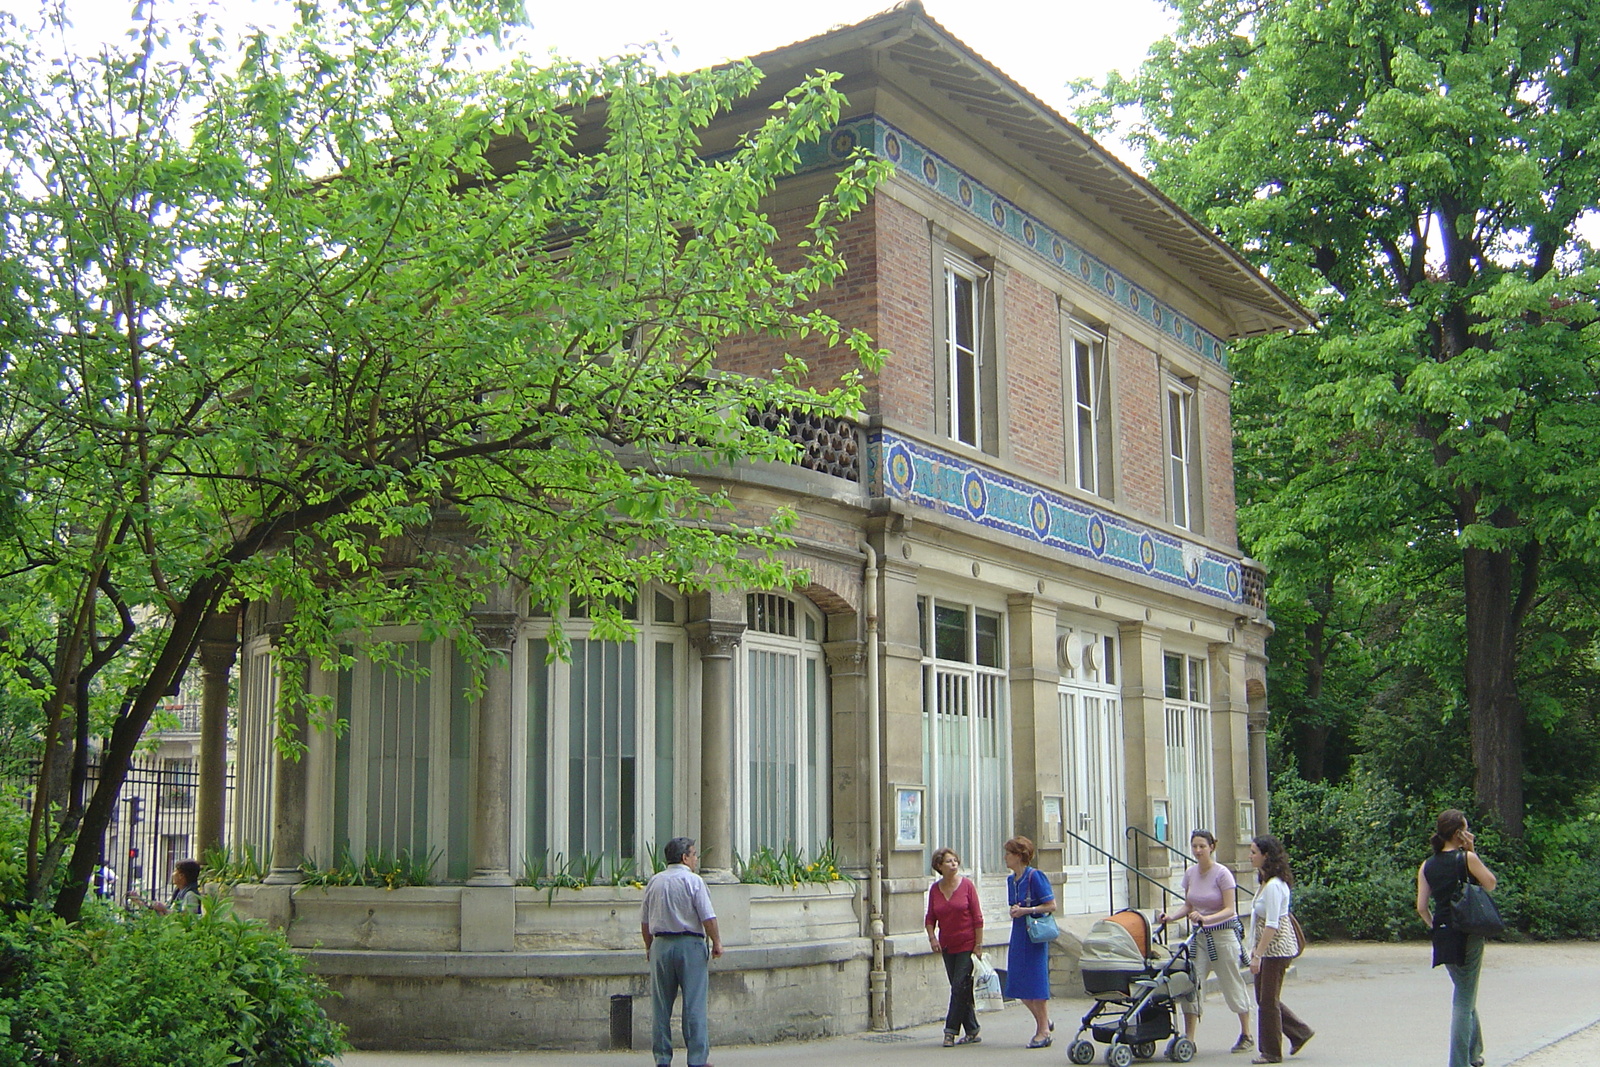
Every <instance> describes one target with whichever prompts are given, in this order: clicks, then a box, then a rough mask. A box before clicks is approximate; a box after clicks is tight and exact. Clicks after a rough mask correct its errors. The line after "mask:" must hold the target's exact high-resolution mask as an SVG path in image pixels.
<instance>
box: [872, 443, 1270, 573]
mask: <svg viewBox="0 0 1600 1067" xmlns="http://www.w3.org/2000/svg"><path fill="white" fill-rule="evenodd" d="M868 444H869V447H868V449H867V460H868V462H867V476H868V480H869V482H870V484H871V486H872V493H873V495H874V496H889V497H894V498H895V499H897V500H904V501H907V502H908V503H912V504H916V505H918V506H920V507H925V508H931V509H932V510H934V511H938V512H941V513H943V514H945V515H952V516H954V517H956V518H958V519H963V520H965V521H967V522H974V523H977V524H979V525H980V526H987V527H989V528H990V529H992V530H1003V531H1005V532H1006V533H1009V534H1014V535H1016V536H1018V537H1024V538H1027V539H1028V540H1029V541H1032V542H1034V543H1035V544H1040V545H1045V546H1048V547H1050V548H1054V549H1058V550H1060V551H1062V552H1066V553H1069V554H1071V555H1075V556H1083V557H1086V558H1088V559H1093V560H1098V561H1100V562H1101V563H1105V564H1109V565H1110V566H1113V567H1118V568H1121V569H1123V570H1127V571H1132V572H1134V573H1136V574H1142V575H1145V576H1147V577H1150V578H1156V579H1159V580H1161V581H1165V582H1170V583H1172V584H1173V585H1175V586H1178V587H1180V588H1182V589H1185V590H1195V591H1198V592H1203V593H1208V594H1210V595H1211V596H1215V597H1220V598H1222V599H1223V600H1227V601H1231V602H1233V603H1236V604H1237V603H1242V602H1243V599H1244V580H1243V578H1244V576H1243V574H1242V573H1241V571H1240V569H1239V563H1238V561H1237V560H1232V559H1229V558H1227V557H1226V556H1219V555H1217V554H1216V553H1214V552H1211V551H1210V550H1208V549H1206V548H1204V547H1202V546H1200V545H1197V544H1195V543H1194V542H1190V541H1183V540H1181V539H1179V538H1177V537H1174V536H1173V535H1171V534H1169V533H1166V532H1165V531H1162V530H1157V529H1154V528H1152V527H1148V526H1143V525H1141V524H1139V523H1136V522H1131V521H1129V520H1128V519H1124V518H1122V517H1121V516H1119V515H1112V514H1109V513H1107V512H1103V511H1099V510H1096V509H1095V508H1093V507H1090V506H1088V505H1087V504H1083V503H1080V502H1078V501H1076V500H1071V499H1068V498H1067V497H1065V496H1062V495H1061V494H1059V493H1054V492H1051V491H1050V490H1048V489H1045V488H1043V487H1041V486H1037V485H1032V484H1029V483H1028V482H1024V481H1020V480H1018V479H1016V478H1011V477H1008V476H1007V475H1004V474H999V473H996V472H995V471H992V470H989V469H987V468H985V467H980V466H978V465H977V464H975V463H971V462H969V461H968V460H965V459H962V458H960V457H958V456H953V455H950V454H948V453H945V452H941V451H939V450H938V449H937V448H932V447H930V446H928V445H925V444H921V443H919V442H916V441H911V440H908V439H907V438H904V437H901V436H899V435H897V434H894V433H891V432H889V431H887V430H876V431H873V432H872V433H871V434H870V435H869V437H868Z"/></svg>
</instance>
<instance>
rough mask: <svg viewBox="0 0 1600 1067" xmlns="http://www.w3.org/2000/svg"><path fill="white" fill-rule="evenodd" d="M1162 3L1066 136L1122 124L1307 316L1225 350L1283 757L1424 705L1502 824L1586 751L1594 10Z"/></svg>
mask: <svg viewBox="0 0 1600 1067" xmlns="http://www.w3.org/2000/svg"><path fill="white" fill-rule="evenodd" d="M1172 6H1173V7H1174V8H1176V9H1177V11H1178V14H1179V28H1178V32H1177V34H1175V35H1174V37H1172V38H1171V39H1169V40H1166V41H1163V42H1161V43H1159V44H1158V45H1157V46H1156V47H1155V48H1154V49H1153V50H1152V52H1151V54H1150V57H1149V59H1148V60H1147V62H1146V63H1145V64H1144V66H1143V67H1142V68H1141V70H1140V71H1139V72H1138V73H1137V74H1136V75H1134V76H1131V77H1121V76H1116V75H1113V76H1111V77H1110V78H1108V80H1107V82H1106V84H1105V85H1104V86H1103V87H1102V89H1101V91H1100V92H1099V93H1098V94H1096V96H1095V97H1094V99H1092V100H1091V101H1090V104H1089V106H1088V107H1087V109H1086V112H1085V118H1086V120H1088V121H1091V122H1099V123H1108V122H1113V121H1115V120H1116V119H1117V118H1118V117H1120V116H1127V115H1129V114H1130V113H1129V111H1128V110H1127V109H1130V108H1131V109H1137V115H1136V117H1133V119H1132V122H1133V125H1132V129H1131V131H1130V132H1131V136H1132V138H1133V140H1134V141H1135V142H1136V143H1137V144H1138V145H1139V146H1140V147H1141V149H1142V150H1143V152H1144V155H1145V158H1146V160H1147V161H1148V163H1149V164H1150V168H1151V174H1152V178H1153V179H1154V180H1155V182H1156V183H1157V184H1158V185H1160V186H1161V187H1162V188H1163V189H1164V190H1165V191H1166V192H1167V193H1169V194H1170V195H1172V196H1173V197H1174V198H1175V199H1177V200H1178V202H1179V203H1181V204H1183V205H1184V206H1186V207H1187V208H1189V209H1190V210H1192V211H1194V212H1195V213H1196V214H1197V215H1199V216H1200V217H1201V218H1202V219H1204V220H1205V221H1207V222H1209V223H1210V224H1212V225H1213V226H1215V227H1217V228H1218V230H1219V231H1220V232H1221V233H1222V234H1223V235H1224V236H1225V237H1227V238H1229V239H1230V240H1231V242H1232V243H1233V244H1234V245H1235V246H1236V247H1239V248H1241V249H1243V250H1244V251H1245V252H1246V254H1247V255H1249V256H1250V257H1251V258H1252V260H1253V261H1254V262H1256V263H1257V264H1259V265H1261V266H1262V267H1263V268H1264V269H1265V270H1266V271H1267V272H1268V273H1269V274H1270V276H1271V278H1272V280H1273V281H1274V282H1275V283H1277V284H1278V285H1280V286H1282V287H1284V288H1285V289H1287V290H1288V291H1289V292H1290V293H1291V294H1293V295H1294V296H1296V297H1297V298H1298V299H1300V300H1301V301H1302V302H1303V303H1305V304H1306V306H1308V307H1309V308H1311V309H1312V310H1314V311H1315V312H1316V313H1317V314H1318V316H1319V319H1320V322H1319V325H1318V327H1317V329H1316V330H1315V331H1313V332H1310V333H1308V334H1306V335H1304V336H1300V337H1292V338H1268V339H1263V340H1258V341H1254V342H1249V343H1246V344H1243V345H1241V346H1239V349H1240V350H1239V351H1238V353H1237V359H1236V362H1235V368H1236V370H1237V373H1238V375H1239V377H1240V380H1241V386H1242V387H1241V389H1240V391H1239V392H1238V393H1236V396H1235V398H1236V400H1237V401H1238V404H1237V407H1236V412H1237V413H1238V414H1239V416H1240V426H1239V437H1238V449H1237V452H1236V458H1237V460H1238V463H1239V469H1240V477H1239V480H1238V484H1239V487H1240V493H1241V504H1242V507H1241V512H1240V533H1241V541H1242V542H1243V544H1244V547H1245V548H1246V550H1247V551H1249V552H1250V553H1251V554H1252V555H1254V556H1256V557H1257V558H1259V559H1261V560H1262V561H1263V562H1265V563H1267V564H1268V567H1269V570H1270V572H1271V574H1272V576H1273V584H1274V589H1273V590H1272V591H1271V592H1270V593H1269V596H1270V597H1271V607H1272V613H1273V616H1274V618H1276V619H1278V620H1280V631H1279V638H1278V641H1277V642H1276V643H1275V645H1274V647H1273V649H1272V656H1273V659H1274V661H1275V662H1276V663H1277V664H1278V666H1277V667H1276V668H1275V672H1274V673H1275V678H1274V681H1275V684H1276V687H1277V691H1279V692H1283V693H1285V694H1286V695H1287V696H1288V697H1289V701H1288V702H1287V704H1286V705H1285V706H1284V707H1283V709H1282V710H1283V711H1284V713H1285V717H1286V718H1287V719H1288V720H1289V721H1288V727H1289V728H1288V730H1287V731H1286V734H1287V736H1285V737H1284V738H1283V740H1285V741H1286V742H1288V745H1289V747H1290V748H1292V749H1293V751H1294V754H1295V756H1296V757H1297V759H1298V760H1299V762H1300V763H1301V764H1302V766H1303V767H1304V768H1305V769H1306V770H1307V772H1308V773H1309V774H1310V776H1312V777H1317V776H1320V775H1321V774H1322V773H1323V772H1324V771H1325V770H1327V771H1330V772H1331V773H1333V774H1338V773H1341V772H1342V771H1344V770H1345V769H1346V768H1347V767H1348V766H1349V765H1350V762H1351V760H1352V759H1353V757H1354V756H1355V755H1356V754H1357V753H1358V752H1359V751H1360V750H1361V746H1362V743H1363V742H1362V741H1361V740H1360V739H1359V737H1360V735H1361V734H1363V733H1365V735H1366V737H1367V738H1372V737H1373V736H1375V735H1376V734H1378V733H1379V732H1381V730H1380V728H1379V727H1377V726H1371V727H1369V726H1368V725H1367V724H1366V720H1368V719H1371V720H1374V721H1380V722H1381V720H1382V719H1384V718H1385V717H1387V716H1389V715H1392V714H1394V713H1395V712H1396V710H1397V709H1402V710H1403V711H1404V713H1405V714H1407V715H1410V716H1413V717H1414V719H1415V721H1416V722H1418V723H1420V721H1421V717H1420V716H1418V713H1419V712H1422V711H1424V709H1425V706H1426V705H1427V704H1428V703H1429V702H1430V701H1431V702H1432V703H1433V706H1434V710H1435V712H1436V718H1437V721H1439V722H1440V723H1441V725H1442V726H1443V727H1444V734H1446V735H1448V734H1450V733H1452V732H1453V733H1454V734H1456V735H1457V736H1460V735H1461V734H1467V735H1468V737H1469V740H1470V744H1471V760H1472V763H1473V765H1474V768H1475V772H1476V773H1475V777H1474V781H1473V789H1474V792H1475V794H1476V799H1477V801H1478V804H1479V805H1481V806H1483V807H1484V808H1486V809H1487V810H1489V811H1492V812H1494V813H1495V814H1496V817H1497V818H1498V819H1499V820H1500V822H1501V823H1502V824H1503V825H1504V826H1505V828H1506V830H1507V831H1508V832H1509V833H1510V834H1512V835H1513V836H1516V835H1518V834H1519V833H1520V832H1521V829H1522V827H1523V822H1524V817H1525V810H1524V800H1525V797H1524V782H1525V776H1524V773H1523V767H1524V763H1525V762H1526V766H1528V767H1529V768H1533V769H1534V773H1535V774H1539V773H1541V772H1540V768H1541V766H1542V765H1543V764H1544V757H1545V756H1546V755H1556V756H1560V755H1561V754H1562V745H1561V742H1562V739H1565V738H1583V737H1585V736H1586V735H1590V736H1592V734H1593V731H1592V729H1589V725H1590V721H1591V719H1592V713H1591V711H1590V709H1591V708H1592V707H1593V706H1594V701H1593V694H1594V691H1595V679H1594V675H1595V662H1594V656H1593V649H1594V639H1595V635H1596V634H1597V633H1600V613H1597V612H1596V610H1595V608H1594V606H1593V605H1594V604H1595V603H1596V597H1595V593H1596V588H1595V579H1594V575H1595V573H1596V572H1595V569H1594V564H1595V562H1596V561H1597V558H1600V547H1597V546H1600V511H1596V510H1595V509H1594V507H1593V506H1592V504H1593V501H1594V500H1595V498H1596V496H1597V495H1600V410H1597V406H1596V405H1595V404H1594V402H1593V397H1594V395H1595V393H1596V390H1597V387H1600V325H1597V312H1596V300H1595V296H1596V291H1597V284H1600V260H1597V259H1596V257H1595V248H1594V247H1593V246H1592V244H1591V243H1590V241H1589V240H1587V239H1586V238H1585V237H1584V234H1583V231H1582V227H1583V225H1584V220H1585V219H1587V218H1592V217H1593V214H1594V212H1595V210H1596V208H1597V207H1600V156H1597V155H1596V154H1595V153H1594V152H1592V151H1591V150H1590V146H1589V142H1590V139H1591V133H1590V131H1592V130H1594V129H1595V128H1597V127H1600V80H1597V79H1596V78H1595V77H1594V76H1593V73H1594V72H1593V69H1592V67H1593V64H1592V56H1593V55H1594V54H1595V52H1596V49H1597V48H1600V2H1597V0H1570V2H1569V0H1562V2H1554V0H1549V2H1546V0H1532V2H1516V3H1512V2H1508V0H1495V2H1490V3H1483V4H1414V3H1408V2H1405V0H1371V2H1363V3H1358V4H1328V3H1323V2H1321V0H1264V2H1261V0H1174V2H1173V5H1172ZM1086 91H1087V89H1086ZM1368 702H1370V703H1371V704H1372V705H1376V706H1372V707H1368V706H1365V705H1367V703H1368ZM1546 742H1553V745H1554V747H1553V748H1551V747H1546ZM1452 747H1453V746H1452ZM1580 747H1582V748H1584V749H1585V750H1587V751H1590V752H1592V749H1590V747H1589V743H1588V742H1587V741H1584V742H1583V743H1582V744H1581V746H1580ZM1392 756H1393V753H1386V754H1385V759H1386V760H1388V761H1389V762H1391V763H1392V762H1394V760H1393V759H1392ZM1330 757H1331V758H1330ZM1525 757H1526V759H1525ZM1595 765H1596V764H1595V761H1594V760H1592V759H1590V760H1588V761H1587V766H1586V767H1585V766H1584V761H1583V760H1581V759H1580V760H1573V761H1570V762H1566V763H1565V765H1564V766H1563V767H1562V771H1563V773H1565V772H1567V771H1574V772H1576V773H1577V774H1578V785H1579V788H1580V789H1581V788H1582V786H1583V785H1584V784H1588V783H1593V782H1594V781H1595V780H1596V776H1595V772H1594V770H1593V768H1594V766H1595ZM1531 778H1532V776H1529V779H1528V780H1527V788H1528V789H1529V790H1530V791H1532V790H1539V792H1537V793H1533V794H1532V795H1531V796H1530V797H1528V798H1526V799H1530V800H1531V801H1532V806H1533V808H1534V809H1535V810H1537V809H1539V808H1541V807H1543V806H1548V805H1549V804H1551V803H1552V802H1553V801H1555V800H1556V798H1557V797H1558V796H1559V795H1561V794H1562V793H1563V792H1565V793H1568V794H1570V792H1571V790H1570V788H1569V787H1566V786H1563V785H1562V784H1560V783H1558V782H1556V781H1554V780H1552V779H1553V778H1554V776H1553V775H1547V776H1546V780H1545V781H1533V780H1531Z"/></svg>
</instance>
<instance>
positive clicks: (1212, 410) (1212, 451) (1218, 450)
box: [1200, 385, 1239, 546]
mask: <svg viewBox="0 0 1600 1067" xmlns="http://www.w3.org/2000/svg"><path fill="white" fill-rule="evenodd" d="M1200 394H1201V395H1200V447H1201V448H1202V449H1203V452H1202V454H1203V455H1204V457H1205V458H1204V460H1203V462H1204V464H1205V467H1204V474H1205V479H1206V528H1205V533H1206V536H1208V537H1210V538H1212V539H1213V540H1216V541H1220V542H1222V543H1223V544H1225V545H1230V546H1236V545H1237V544H1238V540H1239V527H1238V520H1237V516H1236V515H1235V508H1236V507H1237V503H1236V501H1235V499H1234V495H1233V493H1234V489H1233V418H1232V414H1231V410H1230V406H1229V400H1230V397H1229V395H1228V390H1226V389H1222V388H1218V387H1216V386H1213V385H1202V386H1201V387H1200Z"/></svg>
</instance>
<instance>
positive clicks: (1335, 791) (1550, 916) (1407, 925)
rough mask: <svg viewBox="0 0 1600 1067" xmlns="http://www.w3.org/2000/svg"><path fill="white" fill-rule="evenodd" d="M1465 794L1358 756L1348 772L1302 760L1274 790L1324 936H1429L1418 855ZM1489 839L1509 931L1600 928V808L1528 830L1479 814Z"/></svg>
mask: <svg viewBox="0 0 1600 1067" xmlns="http://www.w3.org/2000/svg"><path fill="white" fill-rule="evenodd" d="M1447 807H1459V808H1463V809H1464V810H1468V811H1470V810H1471V806H1470V802H1467V801H1464V800H1462V799H1459V798H1451V797H1431V798H1427V799H1416V798H1407V797H1404V796H1402V795H1401V794H1400V792H1399V791H1398V790H1396V789H1395V788H1394V787H1393V786H1392V785H1390V784H1389V782H1388V781H1387V780H1385V779H1384V778H1383V777H1381V776H1379V775H1376V774H1373V773H1370V772H1369V771H1366V770H1363V769H1362V768H1361V767H1360V766H1359V765H1358V767H1357V768H1356V769H1355V770H1353V771H1352V772H1351V774H1350V775H1349V776H1348V777H1347V778H1346V779H1345V781H1343V782H1340V783H1329V782H1307V781H1304V780H1302V779H1300V778H1299V777H1297V776H1295V775H1294V774H1293V773H1292V772H1288V773H1284V774H1282V775H1280V776H1279V777H1278V780H1277V782H1276V783H1275V787H1274V789H1273V792H1272V829H1273V832H1274V833H1276V834H1277V835H1278V836H1279V837H1281V838H1282V839H1283V842H1284V845H1285V846H1286V847H1287V848H1288V850H1289V861H1290V864H1291V866H1292V867H1293V868H1294V874H1295V892H1294V898H1295V899H1294V911H1295V915H1296V916H1297V917H1298V918H1299V919H1300V923H1301V925H1302V926H1304V927H1305V930H1306V933H1307V935H1309V936H1310V937H1314V938H1330V937H1352V938H1357V939H1360V940H1382V941H1400V940H1405V939H1408V938H1424V937H1427V936H1428V931H1427V928H1426V927H1425V926H1423V925H1422V923H1421V922H1420V921H1419V920H1418V919H1417V913H1416V900H1417V865H1418V864H1420V863H1421V862H1422V861H1423V860H1425V859H1426V858H1427V857H1428V855H1429V845H1428V835H1429V834H1431V833H1432V832H1433V825H1434V818H1435V817H1436V816H1437V815H1438V813H1439V811H1441V810H1442V809H1444V808H1447ZM1473 825H1474V828H1475V829H1476V830H1477V832H1478V848H1479V851H1480V852H1481V853H1482V855H1483V856H1484V859H1485V862H1487V863H1488V864H1489V866H1490V867H1491V868H1492V869H1493V870H1494V872H1495V875H1496V876H1497V878H1498V880H1499V885H1498V886H1497V887H1496V889H1495V894H1494V897H1495V903H1496V904H1497V905H1498V906H1499V909H1500V914H1501V916H1502V917H1503V918H1504V919H1505V920H1506V928H1507V931H1508V935H1509V936H1517V935H1518V934H1519V933H1520V934H1525V935H1527V936H1529V937H1532V938H1535V939H1538V940H1557V939H1574V938H1583V939H1591V940H1592V939H1600V814H1597V813H1596V812H1594V811H1592V810H1591V811H1587V812H1580V813H1578V814H1576V815H1573V816H1571V817H1569V818H1567V819H1566V820H1565V821H1561V822H1554V821H1548V820H1540V819H1538V818H1530V820H1529V824H1528V836H1527V840H1526V841H1525V842H1522V843H1516V842H1511V841H1508V840H1506V839H1505V838H1504V837H1503V836H1502V835H1501V834H1500V833H1498V832H1497V830H1496V828H1495V827H1494V826H1492V825H1489V824H1487V823H1486V822H1482V821H1480V820H1474V823H1473Z"/></svg>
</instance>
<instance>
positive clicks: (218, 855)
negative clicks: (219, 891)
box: [200, 842, 267, 886]
mask: <svg viewBox="0 0 1600 1067" xmlns="http://www.w3.org/2000/svg"><path fill="white" fill-rule="evenodd" d="M266 870H267V868H266V865H265V864H263V863H262V862H261V859H260V858H259V857H258V856H257V855H256V849H255V846H254V845H252V844H249V843H248V842H246V843H245V844H242V845H240V846H239V848H238V849H237V850H235V849H234V847H233V846H232V845H229V846H227V847H225V848H208V849H206V851H205V854H204V855H203V856H201V858H200V884H201V885H222V886H235V885H239V884H240V883H241V882H259V881H261V879H262V877H263V876H264V875H265V874H266Z"/></svg>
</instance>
